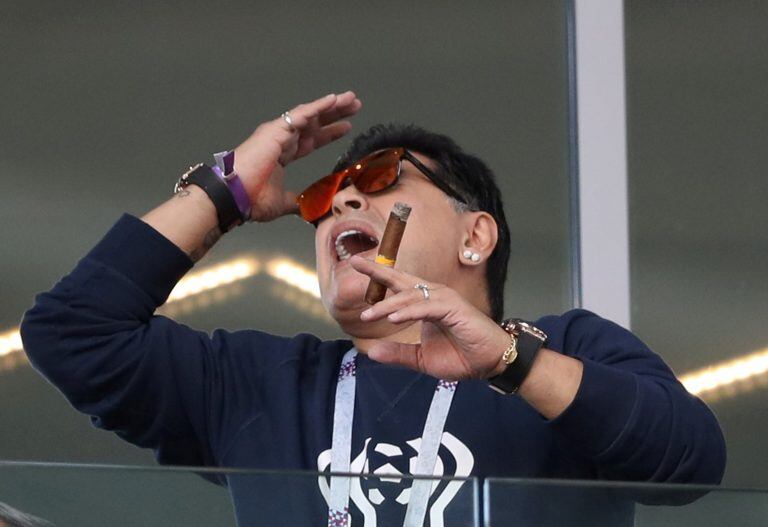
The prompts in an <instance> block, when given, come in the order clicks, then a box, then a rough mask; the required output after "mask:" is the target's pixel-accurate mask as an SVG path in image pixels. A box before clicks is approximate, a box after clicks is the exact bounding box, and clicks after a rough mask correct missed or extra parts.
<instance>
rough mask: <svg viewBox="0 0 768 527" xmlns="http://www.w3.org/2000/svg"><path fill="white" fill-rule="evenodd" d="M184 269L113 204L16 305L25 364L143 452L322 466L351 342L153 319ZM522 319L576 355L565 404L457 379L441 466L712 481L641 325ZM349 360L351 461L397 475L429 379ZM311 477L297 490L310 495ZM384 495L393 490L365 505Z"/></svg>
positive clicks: (695, 430) (701, 447)
mask: <svg viewBox="0 0 768 527" xmlns="http://www.w3.org/2000/svg"><path fill="white" fill-rule="evenodd" d="M191 267H192V262H191V261H190V259H189V258H188V257H187V255H185V254H184V253H183V252H182V251H181V250H180V249H178V248H177V247H176V246H175V245H173V244H172V243H171V242H170V241H168V240H167V239H166V238H164V237H163V236H162V235H160V234H159V233H158V232H156V231H155V230H154V229H152V228H151V227H149V226H148V225H146V224H145V223H143V222H142V221H141V220H139V219H137V218H134V217H132V216H129V215H125V216H123V217H122V218H121V219H120V220H119V221H118V222H117V224H116V225H115V226H114V227H113V228H112V229H111V230H110V231H109V233H108V234H107V235H106V236H105V237H104V239H103V240H102V241H101V242H100V243H99V244H97V245H96V247H95V248H94V249H92V250H91V251H90V252H89V253H88V254H87V255H86V256H85V258H83V259H82V260H81V261H80V262H79V263H78V265H77V267H76V268H75V269H74V270H73V271H72V272H71V273H70V274H69V275H68V276H66V277H64V278H63V279H62V280H61V281H60V282H59V283H57V284H56V285H55V286H54V288H53V289H52V290H51V291H49V292H47V293H43V294H41V295H38V296H37V298H36V302H35V305H34V306H33V307H32V309H30V310H29V311H28V312H27V313H26V314H25V317H24V320H23V323H22V325H21V334H22V339H23V342H24V348H25V350H26V352H27V354H28V356H29V358H30V361H31V362H32V364H33V365H34V366H35V367H36V368H37V369H38V370H39V371H40V372H42V373H43V375H45V376H46V377H47V378H48V379H49V380H50V381H51V382H52V383H53V384H54V385H56V386H57V387H58V388H59V389H60V390H61V391H62V392H63V393H64V395H65V396H66V397H67V399H68V400H69V401H70V402H71V403H72V405H73V406H74V407H75V408H77V409H78V410H80V411H82V412H84V413H86V414H89V415H90V416H91V417H92V420H93V423H94V424H95V425H96V426H97V427H100V428H103V429H106V430H111V431H114V432H115V433H117V434H118V435H119V436H120V437H122V438H123V439H125V440H127V441H130V442H131V443H134V444H136V445H138V446H141V447H145V448H151V449H154V451H155V452H156V456H157V459H158V461H159V462H160V463H164V464H175V465H192V466H201V465H204V466H213V467H246V468H260V469H299V470H314V471H317V470H320V471H323V470H327V469H328V464H329V462H330V448H331V433H332V425H333V404H334V395H335V389H336V379H337V374H338V369H339V365H340V363H341V359H342V356H343V355H344V353H345V352H346V351H347V350H348V349H349V348H351V347H352V343H351V342H350V341H347V340H338V341H321V340H320V339H318V338H316V337H314V336H312V335H308V334H298V335H296V336H294V337H281V336H274V335H269V334H266V333H263V332H259V331H254V330H246V331H236V332H228V331H224V330H216V331H214V332H213V334H212V335H208V334H207V333H204V332H200V331H195V330H193V329H190V328H189V327H186V326H184V325H182V324H179V323H177V322H174V321H173V320H170V319H168V318H166V317H163V316H157V315H155V314H154V311H155V309H156V308H157V307H158V306H160V305H161V304H163V303H164V302H165V300H166V299H167V297H168V295H169V293H170V291H171V290H172V288H173V287H174V285H175V284H176V283H177V281H178V280H179V279H180V278H181V277H182V276H183V275H184V274H185V273H186V272H187V271H188V270H189V269H190V268H191ZM536 325H537V326H538V327H540V328H541V329H543V330H544V331H545V332H546V333H547V334H548V336H549V339H548V341H547V342H546V346H547V347H548V348H550V349H553V350H555V351H558V352H560V353H563V354H565V355H569V356H572V357H575V358H577V359H579V360H580V361H581V362H582V363H583V364H584V373H583V379H582V381H581V385H580V387H579V390H578V393H577V394H576V398H575V400H574V401H573V402H572V404H571V405H570V406H569V407H568V408H567V409H566V410H565V411H564V412H563V413H562V414H561V415H560V416H559V417H557V418H556V419H553V420H546V419H545V418H543V417H542V416H541V415H539V414H538V413H537V412H536V411H535V410H534V409H533V408H532V407H530V406H529V405H528V404H526V403H525V401H523V400H522V399H521V398H519V397H515V396H502V395H500V394H498V393H496V392H494V391H493V390H490V389H489V388H488V386H487V383H485V382H482V381H461V382H460V383H459V385H458V388H457V390H456V394H455V396H454V400H453V404H452V406H451V409H450V413H449V415H448V418H447V421H446V425H445V432H444V435H443V440H442V443H441V447H440V452H439V459H440V462H439V465H440V471H441V472H440V473H441V474H442V475H445V476H454V475H456V476H469V475H471V476H480V477H489V476H503V477H545V478H579V479H611V480H630V481H656V482H695V483H718V482H719V481H720V479H721V477H722V474H723V470H724V464H725V447H724V441H723V437H722V434H721V432H720V429H719V426H718V424H717V422H716V420H715V418H714V416H713V415H712V413H711V412H710V410H709V409H708V408H707V407H706V405H704V404H703V403H702V402H701V401H700V400H699V399H697V398H696V397H694V396H692V395H690V394H689V393H687V392H686V390H685V389H684V388H683V386H682V385H681V384H680V383H679V382H678V381H677V380H676V379H675V377H674V375H673V373H672V372H671V371H670V369H669V368H668V367H667V366H666V365H665V364H664V362H663V361H662V360H661V358H659V357H658V356H657V355H655V354H654V353H653V352H652V351H650V350H649V349H648V347H647V346H645V345H644V344H643V343H642V342H641V341H640V340H639V339H638V338H637V337H635V336H634V335H633V334H632V333H630V332H629V331H627V330H625V329H623V328H621V327H620V326H618V325H616V324H614V323H612V322H609V321H607V320H604V319H602V318H600V317H598V316H596V315H594V314H592V313H590V312H587V311H584V310H573V311H569V312H567V313H565V314H564V315H561V316H546V317H543V318H541V319H539V320H537V321H536ZM357 361H358V362H357V367H358V369H357V391H356V400H355V414H354V425H353V435H352V454H351V457H352V460H353V465H352V469H353V471H354V470H356V469H360V470H361V469H362V467H366V469H367V470H369V471H371V472H373V471H374V470H375V469H376V468H377V466H384V465H387V464H388V465H389V467H395V468H396V469H397V470H399V471H400V472H402V473H408V469H409V460H411V458H413V456H414V455H415V453H416V452H415V448H414V441H413V440H414V439H418V438H419V437H420V436H421V433H422V429H423V426H424V420H425V417H426V414H427V410H428V408H429V404H430V401H431V399H432V394H433V392H434V389H435V384H436V382H437V381H436V379H434V378H431V377H429V376H427V375H423V374H420V373H417V372H413V371H410V370H405V369H402V368H397V367H391V366H386V365H382V364H378V363H375V362H373V361H371V360H370V359H368V358H367V357H365V356H363V355H360V356H358V359H357ZM382 445H383V446H382ZM222 483H224V484H226V485H228V486H229V488H230V492H231V494H232V496H233V498H234V503H235V509H236V514H237V516H238V520H239V522H240V525H256V524H259V521H258V518H261V519H262V520H264V519H265V518H269V514H271V513H270V512H269V505H268V504H267V505H265V504H264V503H265V501H266V503H277V502H270V501H269V500H264V499H255V497H254V495H253V492H257V493H258V494H259V497H260V498H264V497H265V496H267V495H268V493H269V492H274V491H275V489H270V488H257V487H259V486H258V485H257V484H256V483H255V481H254V479H253V478H251V479H249V478H247V477H237V476H229V477H227V478H223V480H222ZM320 487H321V485H317V486H316V487H315V488H314V489H313V492H314V494H316V495H315V496H306V503H310V502H312V503H315V502H319V503H320V504H321V505H323V504H324V502H323V500H322V497H321V495H322V493H321V489H320ZM377 492H378V495H382V492H381V491H377ZM440 492H454V491H453V490H450V489H448V490H446V489H443V490H440V489H438V492H436V493H435V495H433V499H432V501H431V504H432V505H433V506H434V502H435V500H436V499H437V498H438V497H439V496H438V495H437V494H439V493H440ZM366 496H370V494H367V495H366ZM388 496H389V494H387V496H386V497H388ZM310 498H311V499H310ZM358 498H359V499H362V498H360V497H358ZM366 499H367V498H366ZM373 501H378V500H373ZM444 501H445V499H444V500H442V501H441V503H443V502H444ZM282 503H284V501H283V502H282ZM360 505H361V504H359V503H357V502H355V500H354V496H353V501H352V510H353V513H354V515H355V516H353V523H354V524H355V525H367V520H368V518H367V517H366V518H363V516H361V515H360V514H361V513H360V510H358V509H360V507H359V506H360ZM362 505H365V504H362ZM385 505H391V500H389V501H387V500H385V502H384V503H383V504H382V505H376V506H377V507H379V508H383V507H384V506H385ZM395 506H397V503H395ZM440 506H441V507H442V506H443V505H440ZM365 507H367V508H370V507H369V506H368V505H365ZM374 508H376V507H374ZM450 510H451V505H450V503H449V505H448V506H447V508H446V509H445V518H446V522H448V523H447V525H450V521H449V519H450V517H451V514H450ZM403 511H404V507H403ZM265 512H266V514H267V515H266V516H265ZM278 512H279V513H281V514H288V513H295V514H296V518H295V519H293V520H291V519H288V518H285V519H284V520H281V521H280V523H281V524H284V525H300V524H302V522H301V519H303V520H305V521H307V519H308V518H311V519H310V520H308V521H307V523H306V524H315V525H317V524H322V523H324V517H323V516H322V514H324V511H323V510H322V506H315V505H312V506H309V505H307V506H306V510H305V507H304V505H302V506H297V507H294V508H292V510H290V511H286V510H280V511H275V512H274V514H277V513H278ZM316 514H317V515H320V516H319V517H316V516H313V515H316ZM355 517H357V518H359V519H358V520H357V521H354V518H355ZM436 517H437V516H433V518H436ZM272 518H274V516H272ZM364 519H365V520H366V522H365V523H364V521H363V520H364ZM318 522H319V523H318ZM437 523H439V522H437ZM437 523H436V525H437ZM379 524H382V518H379ZM384 524H386V523H384Z"/></svg>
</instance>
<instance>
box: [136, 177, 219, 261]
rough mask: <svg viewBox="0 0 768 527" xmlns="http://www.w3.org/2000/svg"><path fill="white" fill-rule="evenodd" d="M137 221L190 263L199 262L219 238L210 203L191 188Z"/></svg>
mask: <svg viewBox="0 0 768 527" xmlns="http://www.w3.org/2000/svg"><path fill="white" fill-rule="evenodd" d="M141 219H142V221H144V222H145V223H146V224H148V225H149V226H150V227H152V228H153V229H155V230H156V231H157V232H159V233H160V234H162V235H163V236H165V237H166V238H168V240H170V241H171V242H172V243H174V244H175V245H176V246H177V247H178V248H179V249H181V250H182V251H184V252H185V253H186V254H187V255H189V257H190V259H192V261H194V262H197V261H198V260H200V259H201V258H202V257H203V255H205V253H206V252H208V249H210V248H211V247H213V245H214V244H215V243H216V242H217V241H218V240H219V238H221V235H222V232H221V229H219V225H218V219H217V217H216V208H215V207H214V205H213V202H212V201H211V200H210V198H208V195H207V194H206V193H205V191H203V189H201V188H199V187H197V186H195V185H189V186H188V187H186V188H184V189H182V190H181V192H179V193H178V194H176V195H175V196H174V197H173V198H171V199H169V200H168V201H166V202H165V203H163V204H162V205H160V206H159V207H157V208H155V209H153V210H152V211H150V212H149V213H147V214H145V215H144V216H143V217H142V218H141Z"/></svg>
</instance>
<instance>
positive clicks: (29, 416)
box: [0, 0, 768, 487]
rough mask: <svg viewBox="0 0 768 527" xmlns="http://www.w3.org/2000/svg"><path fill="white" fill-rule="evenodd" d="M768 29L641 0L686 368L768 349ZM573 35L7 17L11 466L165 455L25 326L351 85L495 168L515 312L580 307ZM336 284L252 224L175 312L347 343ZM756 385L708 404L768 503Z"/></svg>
mask: <svg viewBox="0 0 768 527" xmlns="http://www.w3.org/2000/svg"><path fill="white" fill-rule="evenodd" d="M765 27H768V3H766V2H731V1H727V2H723V1H717V0H707V1H704V0H659V1H656V2H643V1H640V0H626V1H625V32H626V42H625V57H626V95H627V134H628V136H627V137H628V140H627V147H628V169H629V174H628V184H629V192H628V196H627V200H628V203H629V211H630V212H629V236H630V269H631V273H630V275H631V313H632V329H633V331H635V332H636V333H637V334H638V335H639V336H640V337H641V338H642V339H643V340H645V341H646V342H647V343H648V344H649V345H650V346H651V347H652V348H653V349H654V350H655V351H656V352H658V353H659V354H660V355H662V356H663V358H664V359H665V360H666V361H667V362H668V363H669V364H670V365H671V367H672V368H673V369H674V370H675V371H676V373H678V374H679V375H684V374H688V373H690V372H696V371H699V370H701V369H702V368H706V367H709V366H712V365H718V364H721V363H723V362H724V361H730V360H735V359H739V358H743V357H745V356H750V354H754V353H759V352H762V353H765V352H766V351H768V328H767V327H766V319H767V315H768V229H766V226H768V207H766V205H765V201H766V198H768V182H767V181H768V180H767V179H766V178H765V177H764V173H765V169H766V167H768V139H767V137H768V125H767V124H766V123H767V122H768V107H767V106H766V103H765V94H764V90H765V86H766V85H767V84H768V51H766V50H768V33H766V31H765ZM566 37H567V35H566V2H560V1H554V0H547V1H543V0H528V1H519V0H515V1H507V2H501V1H497V2H487V3H483V4H479V5H474V4H470V3H466V2H434V1H423V2H419V3H416V4H414V3H410V2H403V1H400V0H396V1H393V2H388V3H386V4H383V3H382V4H367V3H366V4H364V3H360V2H349V1H341V2H334V3H331V4H327V3H317V2H309V1H305V0H301V1H296V2H291V3H285V2H257V3H254V2H245V1H243V0H233V1H228V2H223V3H219V4H217V5H212V4H210V3H207V2H189V1H186V2H181V1H178V2H172V1H167V0H163V1H158V2H152V3H114V4H112V5H107V4H105V3H103V2H85V1H78V2H75V1H73V2H67V1H65V2H53V1H50V0H48V1H38V0H30V1H27V2H7V3H5V4H4V5H3V6H2V7H1V8H0V68H1V70H0V71H2V82H1V83H0V162H2V167H3V168H2V172H1V174H2V175H1V176H0V177H2V182H3V188H4V189H5V192H4V193H3V194H2V196H0V200H2V207H0V215H1V216H0V218H1V219H2V225H3V227H2V229H0V246H2V248H3V253H2V254H3V257H2V259H0V290H2V304H1V305H0V334H2V337H0V423H2V426H0V459H7V460H37V461H81V462H106V463H127V464H147V463H151V462H152V456H151V453H149V452H145V451H141V450H138V449H136V448H134V447H131V446H129V445H126V444H123V443H122V442H121V441H120V440H118V439H117V438H116V437H114V436H112V435H111V434H109V433H105V432H100V431H96V430H93V429H91V428H90V425H89V422H88V418H87V417H85V416H82V415H79V414H77V413H76V412H75V411H74V410H72V409H71V408H70V407H69V405H68V404H67V403H66V401H65V400H64V399H63V398H62V397H61V396H60V395H59V394H58V392H57V391H56V390H55V389H54V388H52V387H51V386H50V385H49V384H48V383H47V382H46V381H45V380H43V379H42V378H41V377H40V376H39V375H37V373H36V372H34V371H33V370H32V369H31V368H30V366H29V365H28V363H27V362H26V360H25V359H24V355H23V353H22V352H21V351H20V344H19V342H18V338H17V336H16V333H15V332H16V328H17V327H18V324H19V321H20V319H21V316H22V314H23V312H24V311H25V310H26V309H27V308H28V307H29V306H30V305H31V303H32V301H33V297H34V295H35V294H36V293H38V292H40V291H42V290H46V289H48V288H50V287H51V286H52V285H53V284H54V283H55V281H56V280H58V279H59V278H60V277H61V276H62V275H64V274H65V273H67V272H68V271H69V270H70V269H71V268H72V267H73V266H74V265H75V263H76V262H77V260H78V259H79V258H80V257H81V256H83V255H84V254H85V253H86V252H87V251H88V249H89V248H90V247H91V246H92V245H93V244H94V243H96V241H98V239H99V238H100V237H101V236H102V235H103V234H104V232H106V230H107V229H108V228H109V227H110V226H111V225H112V223H114V221H116V220H117V218H118V217H119V216H120V215H121V214H122V213H123V212H128V213H131V214H135V215H142V214H143V213H145V212H146V211H148V210H149V209H151V208H152V207H154V206H156V205H158V204H159V203H161V202H162V201H164V200H165V199H167V198H168V197H169V196H170V194H171V190H172V187H173V183H174V182H175V180H176V179H177V178H178V176H179V174H180V173H181V172H183V171H184V170H185V169H186V168H187V167H188V166H189V165H190V164H194V163H197V162H200V161H210V160H211V157H210V155H211V154H212V153H213V152H216V151H220V150H223V149H226V148H229V147H234V146H235V145H236V144H238V142H239V141H241V140H242V139H244V138H245V137H246V136H247V135H248V134H249V133H250V132H251V131H252V129H253V128H254V127H255V126H257V125H258V123H260V122H261V121H264V120H267V119H272V118H274V117H276V116H278V115H279V114H280V113H281V112H282V111H283V110H285V109H287V108H290V107H292V106H294V105H295V104H297V103H298V102H302V101H305V100H309V99H312V98H315V97H318V96H321V95H324V94H326V93H329V92H332V91H335V92H340V91H343V90H346V89H354V90H355V91H356V92H357V93H358V95H359V97H360V98H361V99H362V101H363V104H364V108H363V110H362V111H361V113H360V114H359V116H358V117H356V118H355V120H354V125H355V131H357V132H362V131H364V130H365V129H366V128H367V127H369V126H370V125H372V124H375V123H379V122H404V123H410V122H413V123H416V124H419V125H422V126H424V127H427V128H430V129H433V130H435V131H438V132H442V133H446V134H448V135H451V136H453V137H454V138H455V139H456V140H457V141H458V142H459V144H461V145H463V146H464V148H465V149H466V150H468V151H470V152H473V153H475V154H478V155H479V156H480V157H482V158H484V159H485V160H486V161H487V162H488V163H489V165H490V166H491V167H492V168H493V169H494V171H495V172H496V175H497V178H498V181H499V185H500V187H501V189H502V191H503V192H504V195H505V203H506V207H507V209H506V211H507V217H508V220H509V222H510V225H511V228H512V247H513V252H512V262H511V265H510V270H509V275H510V279H509V282H508V284H507V286H506V298H507V308H506V311H507V313H508V314H509V315H510V316H512V315H514V316H520V317H523V318H532V319H535V318H537V317H539V316H541V315H544V314H549V313H560V312H562V311H565V310H567V309H570V308H571V307H573V306H574V305H575V302H576V300H575V299H574V296H573V294H572V287H573V286H574V284H572V278H571V277H572V276H573V274H572V273H573V268H572V263H571V262H572V257H571V256H572V255H571V247H572V233H573V232H574V229H573V224H572V221H571V218H572V211H571V209H570V203H571V186H572V177H573V176H574V174H572V173H571V171H570V170H569V156H570V154H571V152H569V138H570V137H571V136H570V131H571V128H570V127H571V126H572V124H573V123H572V121H571V120H569V111H568V110H569V107H568V95H569V83H568V75H567V71H568V62H567V38H566ZM347 141H348V139H343V140H342V141H341V143H340V144H335V145H331V146H329V147H327V148H326V149H324V150H323V151H321V152H318V153H317V154H316V155H313V156H312V157H310V158H307V159H304V160H302V161H300V162H298V163H296V164H294V165H292V166H291V168H290V172H289V173H290V180H289V185H290V186H291V187H292V188H293V189H295V190H299V189H301V188H303V187H304V186H306V185H307V184H309V183H310V182H311V181H313V180H314V179H316V178H317V177H319V176H321V175H324V174H326V173H327V172H329V169H330V167H332V165H333V164H334V160H335V159H336V157H337V156H338V155H339V154H340V153H341V151H342V150H343V148H344V146H345V144H346V142H347ZM313 267H314V241H313V230H312V228H311V227H310V226H307V225H306V224H304V223H303V222H301V221H300V220H299V219H297V218H284V219H281V220H279V221H276V222H274V223H271V224H266V225H257V224H251V225H248V226H247V227H245V228H241V229H237V230H236V231H235V232H233V233H232V234H230V235H228V236H226V238H225V239H224V240H223V241H222V242H220V243H219V244H218V245H217V246H216V248H215V249H214V250H213V251H212V252H211V253H210V254H209V255H208V256H207V257H206V258H205V259H204V260H203V261H202V262H200V263H199V264H198V265H197V267H196V269H195V270H194V272H195V273H198V272H202V273H204V274H202V275H199V274H195V275H194V276H193V277H192V278H193V281H192V282H187V283H186V285H185V287H186V289H180V290H178V291H177V293H176V295H175V296H174V297H173V298H172V300H173V301H171V302H169V303H168V304H167V305H166V306H165V307H164V308H162V312H163V313H164V314H166V315H169V316H172V317H174V318H176V319H177V320H179V321H181V322H183V323H185V324H188V325H191V326H194V327H196V328H199V329H204V330H212V329H214V328H216V327H225V328H229V329H237V328H245V327H254V328H259V329H262V330H265V331H268V332H272V333H277V334H283V335H291V334H294V333H297V332H303V331H309V332H312V333H315V334H318V335H321V336H323V337H328V338H333V337H338V336H340V332H339V330H338V329H337V328H336V327H335V325H334V323H333V322H332V320H330V319H329V318H328V317H327V315H325V314H324V311H323V309H322V306H321V305H320V303H319V300H318V299H317V295H316V290H315V289H314V286H313V279H312V273H313ZM753 362H754V361H753ZM750 364H752V363H750ZM755 364H757V363H755ZM760 364H762V363H760ZM759 368H760V366H759V364H758V365H756V366H754V368H753V369H751V370H749V371H748V372H747V373H748V375H742V377H745V379H744V380H738V378H739V377H738V375H732V377H733V379H732V382H727V383H722V386H721V387H719V388H717V389H709V390H705V391H702V393H701V396H702V397H703V398H704V399H705V400H706V401H707V402H708V404H709V405H710V406H711V407H712V409H713V410H714V411H715V413H716V414H717V416H718V418H719V419H720V422H721V424H722V427H723V429H724V432H725V435H726V438H727V441H728V449H729V464H728V469H727V472H726V477H725V483H726V484H727V485H732V486H759V487H766V486H768V454H767V453H766V451H765V449H764V448H763V443H764V441H763V438H764V437H765V436H766V432H768V409H766V406H767V405H766V404H765V403H766V401H767V397H766V396H767V395H768V389H766V383H768V378H766V377H765V376H764V375H760V374H759V372H760V371H765V370H766V369H768V366H762V370H760V369H759ZM742 369H743V368H742Z"/></svg>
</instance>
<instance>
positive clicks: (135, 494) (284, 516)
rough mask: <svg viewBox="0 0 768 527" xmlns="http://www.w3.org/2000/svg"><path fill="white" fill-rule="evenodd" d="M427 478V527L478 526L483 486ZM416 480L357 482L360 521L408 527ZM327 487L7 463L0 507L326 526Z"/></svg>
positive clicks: (289, 477)
mask: <svg viewBox="0 0 768 527" xmlns="http://www.w3.org/2000/svg"><path fill="white" fill-rule="evenodd" d="M422 479H423V478H422ZM206 480H209V481H206ZM211 481H217V482H225V483H226V484H227V486H228V488H229V490H230V493H231V496H230V495H229V494H228V492H227V489H225V488H223V487H221V486H218V485H214V484H212V483H211ZM429 481H430V483H431V485H432V486H433V489H432V491H431V497H430V502H429V512H428V518H431V520H430V521H431V523H429V521H428V522H427V524H428V525H433V526H437V525H445V526H446V527H452V526H456V527H459V526H461V527H471V526H474V525H478V524H477V517H478V516H477V503H479V500H478V496H477V491H478V485H477V481H476V480H472V479H467V480H463V479H431V480H429ZM412 483H413V479H411V478H401V479H393V478H389V479H387V478H379V477H375V476H365V477H359V478H352V480H351V501H350V511H351V517H352V524H353V525H355V524H359V525H363V523H364V524H365V525H374V524H376V523H378V525H402V523H403V519H404V515H405V510H406V506H407V501H408V496H409V492H410V487H411V485H412ZM328 484H329V477H328V474H323V475H320V474H317V473H310V472H276V471H273V472H266V471H245V470H239V471H232V470H222V471H212V470H206V469H203V470H202V471H199V472H193V471H191V470H188V469H169V468H143V467H114V466H87V465H47V464H37V465H31V464H24V463H2V462H0V503H4V504H5V505H7V506H10V507H13V509H15V510H17V511H21V512H24V513H27V514H32V515H34V516H37V517H39V518H43V519H46V520H48V521H51V522H53V523H54V524H55V525H60V526H64V525H78V526H82V527H88V526H93V527H102V526H104V525H110V526H114V527H121V526H129V525H163V526H167V527H172V526H175V525H179V526H182V525H184V526H185V525H217V526H226V525H232V526H234V525H235V523H236V521H237V524H238V525H242V526H258V525H295V526H303V525H325V524H326V523H327V522H326V519H327V515H328V505H327V502H326V498H325V497H324V495H326V494H327V492H328ZM233 504H234V510H233ZM0 511H2V508H0ZM0 524H2V515H0Z"/></svg>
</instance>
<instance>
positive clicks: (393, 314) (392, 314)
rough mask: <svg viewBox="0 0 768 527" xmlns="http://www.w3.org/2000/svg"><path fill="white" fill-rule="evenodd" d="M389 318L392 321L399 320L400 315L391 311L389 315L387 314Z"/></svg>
mask: <svg viewBox="0 0 768 527" xmlns="http://www.w3.org/2000/svg"><path fill="white" fill-rule="evenodd" d="M387 318H388V319H389V320H391V321H392V322H397V321H398V320H400V315H398V314H397V313H390V314H389V316H387Z"/></svg>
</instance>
